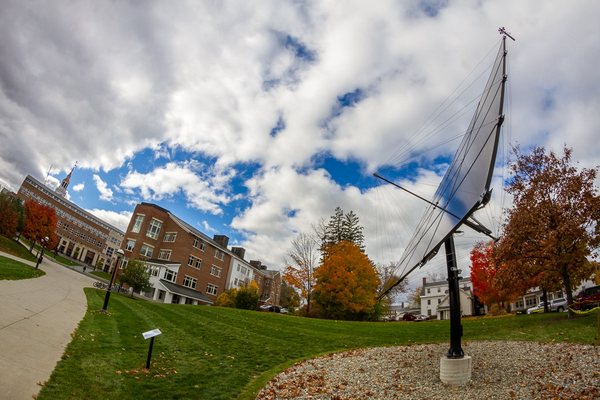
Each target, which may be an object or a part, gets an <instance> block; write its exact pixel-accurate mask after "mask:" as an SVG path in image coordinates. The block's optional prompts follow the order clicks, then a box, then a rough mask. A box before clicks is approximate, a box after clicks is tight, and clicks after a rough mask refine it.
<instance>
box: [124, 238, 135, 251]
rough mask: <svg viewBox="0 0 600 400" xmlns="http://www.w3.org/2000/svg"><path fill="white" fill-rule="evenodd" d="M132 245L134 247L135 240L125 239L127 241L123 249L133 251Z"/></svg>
mask: <svg viewBox="0 0 600 400" xmlns="http://www.w3.org/2000/svg"><path fill="white" fill-rule="evenodd" d="M134 247H135V240H133V239H127V243H126V244H125V250H127V251H133V248H134Z"/></svg>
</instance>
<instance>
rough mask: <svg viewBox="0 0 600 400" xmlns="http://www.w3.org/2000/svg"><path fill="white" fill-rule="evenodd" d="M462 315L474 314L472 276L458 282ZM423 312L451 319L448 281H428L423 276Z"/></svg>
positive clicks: (423, 313) (439, 317)
mask: <svg viewBox="0 0 600 400" xmlns="http://www.w3.org/2000/svg"><path fill="white" fill-rule="evenodd" d="M458 286H459V297H460V310H461V315H463V316H467V315H474V314H475V307H474V296H473V284H472V283H471V279H470V278H465V279H461V280H460V281H459V282H458ZM420 297H421V314H422V315H426V316H428V317H430V316H436V317H437V319H450V303H449V297H448V281H441V282H427V279H426V278H423V292H422V293H421V296H420Z"/></svg>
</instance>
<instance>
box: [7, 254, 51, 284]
mask: <svg viewBox="0 0 600 400" xmlns="http://www.w3.org/2000/svg"><path fill="white" fill-rule="evenodd" d="M45 274H46V273H45V272H44V271H42V270H41V269H35V268H33V267H30V266H29V265H26V264H23V263H22V262H19V261H15V260H13V259H12V258H7V257H3V256H0V280H18V279H29V278H37V277H38V276H42V275H45Z"/></svg>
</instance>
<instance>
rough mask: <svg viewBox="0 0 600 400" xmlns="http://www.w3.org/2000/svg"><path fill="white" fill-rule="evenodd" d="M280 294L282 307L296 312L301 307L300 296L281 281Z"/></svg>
mask: <svg viewBox="0 0 600 400" xmlns="http://www.w3.org/2000/svg"><path fill="white" fill-rule="evenodd" d="M280 293H281V295H280V298H279V305H281V307H285V308H288V309H290V310H294V309H296V308H297V307H298V306H299V305H300V295H299V294H298V292H297V291H296V289H294V288H293V287H292V286H290V285H288V284H287V283H286V281H285V280H282V281H281V292H280Z"/></svg>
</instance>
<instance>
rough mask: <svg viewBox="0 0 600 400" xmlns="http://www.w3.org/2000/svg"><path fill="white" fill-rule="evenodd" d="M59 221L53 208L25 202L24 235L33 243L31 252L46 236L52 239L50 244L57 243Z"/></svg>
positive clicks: (33, 202) (28, 201)
mask: <svg viewBox="0 0 600 400" xmlns="http://www.w3.org/2000/svg"><path fill="white" fill-rule="evenodd" d="M57 221H58V220H57V218H56V212H55V211H54V209H53V208H52V207H49V206H44V205H42V204H39V203H38V202H36V201H34V200H26V201H25V223H24V225H23V235H24V236H25V237H26V238H27V239H29V240H30V241H31V247H30V249H29V251H30V252H31V251H32V250H33V246H34V244H35V243H36V242H39V241H40V240H41V239H42V238H44V237H46V236H47V237H48V238H49V239H50V243H52V244H54V243H56V241H57V238H56V233H55V232H56V224H57ZM48 247H51V246H48Z"/></svg>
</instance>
